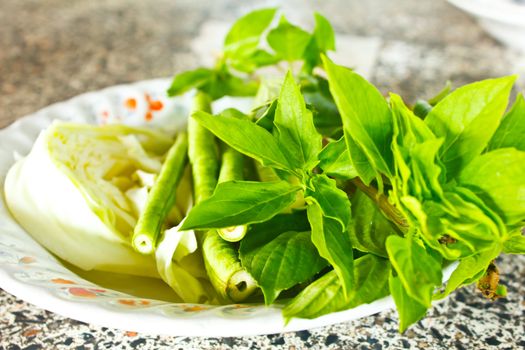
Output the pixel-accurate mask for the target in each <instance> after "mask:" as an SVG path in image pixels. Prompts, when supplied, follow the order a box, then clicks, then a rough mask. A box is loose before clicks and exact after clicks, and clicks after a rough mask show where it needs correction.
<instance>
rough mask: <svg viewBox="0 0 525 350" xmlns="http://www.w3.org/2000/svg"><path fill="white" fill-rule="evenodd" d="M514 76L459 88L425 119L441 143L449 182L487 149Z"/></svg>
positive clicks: (506, 101) (501, 113) (504, 106)
mask: <svg viewBox="0 0 525 350" xmlns="http://www.w3.org/2000/svg"><path fill="white" fill-rule="evenodd" d="M515 80H516V77H515V76H510V77H504V78H499V79H488V80H483V81H480V82H476V83H473V84H469V85H466V86H463V87H461V88H459V89H457V90H455V91H454V92H452V93H451V94H449V95H448V96H446V97H445V98H444V99H443V100H441V102H439V103H438V104H437V105H436V106H435V107H434V108H433V109H432V111H431V112H430V113H429V114H428V115H427V117H426V118H425V123H426V124H427V125H428V126H429V127H430V129H431V130H432V131H433V132H434V134H435V135H436V136H438V137H443V138H444V139H445V141H444V145H443V147H442V149H441V151H440V156H441V159H442V161H443V163H444V164H445V167H446V169H447V177H448V179H453V178H455V177H456V175H457V174H458V173H459V172H460V171H461V169H463V168H464V167H465V166H466V165H467V164H468V163H470V161H471V160H472V159H474V158H475V157H476V156H477V155H479V154H480V153H481V152H482V151H483V149H485V147H486V146H487V144H488V142H489V141H490V139H491V138H492V135H493V134H494V132H495V131H496V129H497V128H498V125H499V123H500V119H501V117H502V116H503V113H504V112H505V108H506V106H507V103H508V99H509V94H510V91H511V89H512V85H513V84H514V81H515Z"/></svg>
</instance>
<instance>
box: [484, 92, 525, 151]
mask: <svg viewBox="0 0 525 350" xmlns="http://www.w3.org/2000/svg"><path fill="white" fill-rule="evenodd" d="M524 135H525V99H524V98H523V95H522V94H519V95H518V97H517V98H516V102H514V105H513V106H512V109H511V110H510V111H509V112H508V113H507V114H506V115H505V117H503V120H502V121H501V124H500V126H499V127H498V129H497V130H496V132H495V133H494V136H492V140H490V143H489V146H488V149H489V150H493V149H496V148H505V147H514V148H516V149H519V150H520V151H525V137H524Z"/></svg>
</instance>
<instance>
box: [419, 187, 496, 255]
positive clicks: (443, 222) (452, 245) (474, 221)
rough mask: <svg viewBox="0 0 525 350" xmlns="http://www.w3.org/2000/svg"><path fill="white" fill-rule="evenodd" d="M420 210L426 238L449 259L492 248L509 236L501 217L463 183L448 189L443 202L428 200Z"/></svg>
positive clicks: (420, 219) (422, 230) (422, 229)
mask: <svg viewBox="0 0 525 350" xmlns="http://www.w3.org/2000/svg"><path fill="white" fill-rule="evenodd" d="M421 211H422V214H421V215H420V216H419V223H420V224H421V233H422V235H423V238H424V239H425V241H426V242H427V244H428V245H430V246H431V247H432V248H433V249H435V250H437V251H439V252H440V253H441V254H442V255H443V257H445V258H446V259H448V260H456V259H458V258H461V257H467V256H471V255H473V254H476V253H478V252H481V251H485V250H488V249H491V248H492V246H493V245H494V243H495V242H500V243H502V242H503V240H504V237H505V236H506V228H505V225H504V223H503V221H502V219H501V218H500V217H499V216H498V215H497V214H496V213H495V212H494V211H492V210H491V209H490V208H489V207H488V206H487V205H486V204H485V203H484V202H483V201H482V200H481V199H480V198H479V197H478V196H476V194H475V193H473V192H472V191H471V190H469V189H467V188H464V187H460V186H455V187H453V188H451V189H450V190H447V191H445V192H444V196H443V202H442V203H436V202H432V201H427V202H425V203H424V205H423V206H422V207H421ZM445 233H446V236H444V234H445Z"/></svg>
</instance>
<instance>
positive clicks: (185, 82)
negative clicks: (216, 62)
mask: <svg viewBox="0 0 525 350" xmlns="http://www.w3.org/2000/svg"><path fill="white" fill-rule="evenodd" d="M214 74H215V72H214V71H213V70H211V69H208V68H197V69H194V70H190V71H187V72H184V73H181V74H177V75H176V76H175V78H173V82H172V83H171V86H170V88H169V89H168V96H171V97H173V96H177V95H180V94H183V93H185V92H187V91H189V90H191V89H194V88H198V87H201V86H203V85H205V84H206V83H208V82H209V81H210V80H211V79H213V76H214Z"/></svg>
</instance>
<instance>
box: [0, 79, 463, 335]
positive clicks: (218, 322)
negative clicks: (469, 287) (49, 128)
mask: <svg viewBox="0 0 525 350" xmlns="http://www.w3.org/2000/svg"><path fill="white" fill-rule="evenodd" d="M170 81H171V79H170V78H155V79H147V80H140V81H136V82H132V83H129V84H118V85H112V86H108V87H105V88H102V89H99V90H93V91H88V92H85V93H82V94H79V95H76V96H74V97H71V98H69V99H67V100H64V101H59V102H55V103H53V104H50V105H48V106H46V107H44V108H41V109H39V110H37V111H35V112H33V113H31V114H28V115H25V116H23V117H21V118H18V119H17V120H15V121H14V122H13V123H11V124H9V125H7V126H6V127H4V128H2V129H0V136H3V135H7V134H9V133H15V132H23V130H19V129H21V128H22V127H23V126H24V125H25V124H28V123H30V122H31V121H33V120H37V119H44V118H48V119H49V120H48V121H51V120H53V118H50V117H49V116H48V114H49V112H50V111H53V110H54V109H56V108H63V107H65V106H67V105H71V104H76V103H79V102H80V101H82V100H85V99H88V98H94V97H96V96H97V95H101V96H103V95H104V94H108V93H110V92H111V91H116V90H117V89H123V88H126V89H127V88H135V89H138V88H142V89H145V88H146V87H150V88H151V87H155V86H157V89H160V87H159V86H160V85H164V86H167V84H169V82H170ZM38 130H39V131H41V130H43V129H42V128H40V127H39V129H38ZM35 138H36V137H31V142H34V140H35ZM0 146H1V143H0ZM1 148H3V147H1ZM12 164H13V163H11V165H12ZM0 176H1V177H0V178H2V182H1V184H0V185H1V186H2V189H1V190H0V193H2V194H3V187H4V183H5V174H3V173H1V174H0ZM1 197H2V198H1V202H2V203H0V204H1V205H2V206H4V205H5V197H4V196H3V195H2V196H1ZM5 209H6V212H7V215H8V216H7V217H10V219H12V220H13V221H14V222H15V223H16V225H17V228H18V229H20V230H21V231H22V232H24V233H25V234H26V235H27V236H28V237H29V239H31V240H32V241H34V242H35V244H37V245H38V246H39V247H41V248H43V249H45V248H44V247H42V246H41V245H40V244H39V243H38V242H36V241H35V240H34V239H33V238H32V237H31V235H30V234H29V233H28V232H27V231H25V230H24V229H23V228H22V227H21V226H20V225H19V224H18V223H17V222H16V220H14V218H13V217H12V216H11V214H9V211H8V209H7V206H6V207H5ZM4 219H5V217H3V214H2V213H0V220H4ZM46 254H47V255H49V256H50V257H51V258H52V260H54V261H56V263H57V264H60V263H59V262H58V260H56V258H55V257H54V256H53V255H52V254H51V253H50V252H49V251H47V250H46ZM456 265H457V263H455V264H452V265H450V266H447V267H446V268H444V269H443V282H445V281H447V280H448V278H449V277H450V275H451V274H452V272H453V270H454V268H455V266H456ZM60 266H62V265H61V264H60ZM14 270H15V269H14V268H13V267H12V266H10V265H9V264H8V263H3V262H0V288H2V289H4V290H5V291H6V292H8V293H10V294H12V295H14V296H15V297H17V298H19V299H21V300H23V301H25V302H28V303H30V304H32V305H35V306H37V307H39V308H42V309H45V310H48V311H51V312H54V313H56V314H58V315H61V316H64V317H67V318H70V319H73V320H78V321H81V322H86V323H89V324H91V325H95V326H100V327H108V328H114V329H115V328H116V329H121V330H124V331H137V332H141V333H143V334H148V335H168V336H198V337H238V336H255V335H265V334H276V333H283V332H292V331H300V330H305V329H314V328H319V327H324V326H328V325H333V324H337V323H342V322H347V321H351V320H355V319H358V318H362V317H366V316H371V315H374V314H377V313H379V312H382V311H385V310H390V309H393V308H395V303H394V301H393V299H392V297H391V296H390V295H389V296H387V297H384V298H381V299H379V300H376V301H374V302H372V303H370V304H363V305H360V306H358V307H356V308H353V309H349V310H343V311H339V312H333V313H330V314H327V315H324V316H321V317H318V318H315V319H299V318H294V319H292V320H291V321H290V322H289V323H288V324H285V323H284V319H283V317H282V315H281V308H278V307H275V306H274V307H272V306H270V307H265V306H263V305H261V306H257V307H261V308H264V311H265V314H264V317H261V318H259V317H258V316H257V315H255V316H254V317H250V318H244V317H238V318H232V317H228V318H226V317H219V316H218V315H217V314H212V313H207V314H201V315H199V316H200V317H196V316H197V315H196V316H195V317H194V316H189V317H175V316H169V315H164V314H161V313H147V312H145V310H148V309H151V308H154V307H156V306H152V307H151V308H144V309H129V310H126V311H125V312H123V311H122V310H119V309H116V308H110V307H107V306H104V305H105V304H104V303H102V302H86V301H78V300H68V299H65V298H62V297H60V296H59V295H57V293H56V292H53V290H51V289H50V288H46V287H44V286H41V285H37V284H32V283H27V282H24V281H21V280H19V279H17V278H15V277H14ZM71 273H73V274H74V275H75V276H78V275H76V274H75V273H74V272H72V271H71ZM80 279H82V278H80ZM82 280H83V279H82ZM108 290H111V289H108ZM119 293H120V292H119ZM133 297H134V296H133ZM165 303H166V304H167V305H169V304H170V303H168V302H165ZM174 304H175V303H174ZM184 305H191V304H189V303H184ZM224 307H225V306H218V307H216V308H213V309H214V310H218V309H220V308H224ZM210 315H212V316H211V317H210ZM130 316H136V317H130ZM138 316H140V317H138ZM192 317H194V318H193V320H194V321H195V322H191V319H192ZM248 320H251V321H253V322H248Z"/></svg>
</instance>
